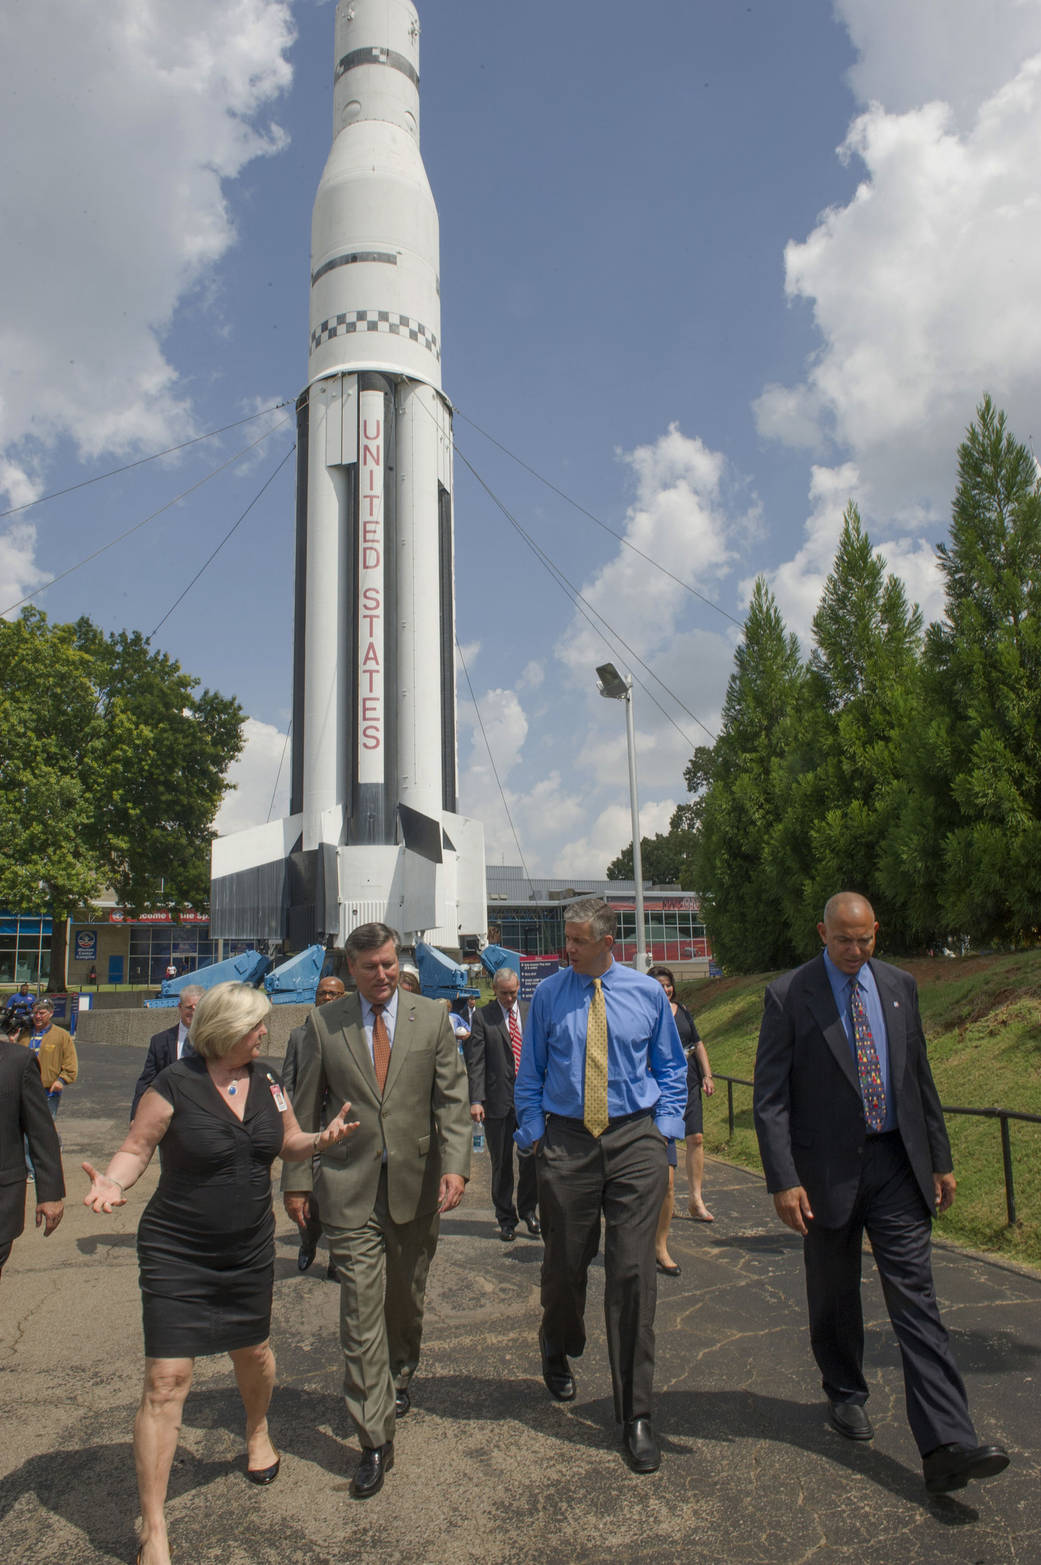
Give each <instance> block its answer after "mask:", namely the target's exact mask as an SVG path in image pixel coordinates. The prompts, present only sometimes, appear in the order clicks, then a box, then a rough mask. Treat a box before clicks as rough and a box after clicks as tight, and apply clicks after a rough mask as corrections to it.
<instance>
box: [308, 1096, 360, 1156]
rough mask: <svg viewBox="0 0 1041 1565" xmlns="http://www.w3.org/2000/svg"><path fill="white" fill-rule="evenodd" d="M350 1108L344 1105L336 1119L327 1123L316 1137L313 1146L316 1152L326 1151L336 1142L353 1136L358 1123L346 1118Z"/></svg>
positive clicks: (348, 1105) (347, 1104)
mask: <svg viewBox="0 0 1041 1565" xmlns="http://www.w3.org/2000/svg"><path fill="white" fill-rule="evenodd" d="M350 1108H351V1105H350V1104H349V1103H345V1104H344V1105H343V1108H342V1109H341V1110H340V1112H339V1113H338V1114H337V1115H336V1117H335V1118H334V1119H331V1120H330V1121H329V1123H328V1125H326V1127H325V1129H324V1130H323V1131H322V1133H321V1135H320V1136H319V1137H318V1140H317V1142H316V1145H315V1150H316V1151H318V1152H325V1151H327V1150H328V1149H329V1147H332V1146H335V1145H336V1143H337V1142H338V1141H343V1140H344V1139H345V1138H346V1137H347V1136H350V1135H353V1133H354V1131H356V1130H357V1128H358V1125H359V1121H358V1120H356V1119H351V1120H349V1119H348V1118H347V1115H348V1114H349V1113H350Z"/></svg>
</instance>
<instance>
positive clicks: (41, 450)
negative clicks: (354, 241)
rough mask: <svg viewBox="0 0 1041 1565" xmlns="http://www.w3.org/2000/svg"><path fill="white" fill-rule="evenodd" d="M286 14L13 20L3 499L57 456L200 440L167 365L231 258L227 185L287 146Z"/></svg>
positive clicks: (70, 6) (109, 14) (142, 8)
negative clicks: (178, 327) (204, 289)
mask: <svg viewBox="0 0 1041 1565" xmlns="http://www.w3.org/2000/svg"><path fill="white" fill-rule="evenodd" d="M292 38H293V30H292V23H291V16H290V7H289V4H288V3H287V0H178V4H177V5H176V6H171V5H167V4H163V3H162V0H106V3H105V4H104V5H101V4H94V5H84V4H82V3H80V0H50V3H49V4H47V5H45V6H43V5H27V6H7V7H5V8H4V9H3V12H2V15H0V54H2V57H3V60H4V75H5V82H6V83H7V90H6V91H5V93H4V96H3V98H2V100H0V133H2V139H3V142H4V145H5V146H6V147H8V148H9V149H15V148H17V154H15V153H13V152H12V153H11V155H9V156H8V157H7V158H6V159H5V163H4V173H3V185H2V196H0V275H2V276H3V279H4V286H3V290H2V293H0V451H3V452H5V453H6V460H5V462H4V465H3V466H2V467H0V483H2V484H3V486H4V488H6V490H7V492H8V494H9V495H10V496H11V499H12V503H18V500H17V498H16V497H17V496H18V494H19V492H20V489H19V486H20V484H24V483H25V482H27V481H29V478H28V475H31V474H33V472H34V469H35V468H37V467H38V465H39V464H40V462H41V459H45V455H46V452H47V450H48V449H49V448H50V447H51V446H52V445H53V444H54V443H55V442H56V441H57V440H58V439H64V438H68V439H70V440H71V441H72V442H73V444H74V445H75V446H76V447H77V449H78V451H79V452H80V454H81V455H82V456H97V455H98V454H99V453H101V452H115V453H125V452H127V451H129V450H131V449H156V448H159V447H162V446H165V445H168V444H171V443H173V441H175V440H176V439H178V438H182V437H183V436H184V435H185V434H187V433H189V432H191V429H192V409H191V403H190V396H189V393H188V390H187V388H186V386H185V385H184V384H183V383H182V382H181V380H180V378H179V373H178V369H177V367H176V366H174V365H172V364H171V363H170V362H169V361H168V360H167V358H166V357H165V354H164V349H163V338H164V334H165V332H166V330H167V329H168V327H169V325H170V322H171V319H172V316H173V314H174V311H175V310H176V308H177V307H178V305H179V304H181V303H182V302H183V301H184V299H185V298H186V296H187V295H188V294H189V293H190V292H191V291H192V290H193V289H194V288H196V287H198V286H199V285H200V283H202V282H203V281H204V280H205V278H206V275H207V273H208V271H209V270H210V269H211V268H212V266H213V264H214V263H215V262H216V261H217V260H219V258H220V257H221V256H223V255H224V253H225V252H226V251H227V249H228V247H229V246H230V245H231V244H232V243H233V242H234V237H235V235H234V228H233V225H232V222H231V218H230V214H229V212H228V209H227V206H226V203H225V199H224V194H223V190H222V182H223V181H225V180H228V179H230V178H233V177H234V176H235V175H236V174H237V173H238V172H239V171H240V170H241V169H242V167H243V166H244V165H245V164H246V163H247V162H248V161H249V160H250V159H252V158H255V157H257V156H258V155H262V154H265V153H269V152H272V151H274V150H276V149H277V148H279V147H280V146H281V145H282V143H283V140H284V138H283V136H282V133H281V131H280V130H279V129H278V128H277V126H274V125H267V126H264V127H261V126H259V125H258V123H257V116H258V115H259V114H261V113H262V112H263V111H264V109H265V108H266V106H267V105H269V104H270V103H271V102H272V100H273V99H275V98H276V97H277V96H278V94H280V93H281V92H283V91H284V90H285V88H286V86H287V85H288V82H289V79H290V67H289V64H288V60H287V58H286V53H287V50H288V47H289V45H290V43H291V42H292Z"/></svg>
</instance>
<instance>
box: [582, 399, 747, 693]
mask: <svg viewBox="0 0 1041 1565" xmlns="http://www.w3.org/2000/svg"><path fill="white" fill-rule="evenodd" d="M620 457H621V460H622V461H624V462H625V463H626V464H627V465H628V467H629V468H630V469H631V471H632V473H633V475H634V477H635V480H636V498H635V500H634V502H633V504H632V505H631V506H630V508H629V511H628V513H627V516H626V521H625V532H624V537H625V539H626V543H627V544H628V545H629V546H630V547H626V546H625V545H623V546H622V547H621V548H620V549H619V550H618V552H617V553H616V554H615V555H614V556H613V558H612V559H611V560H610V561H609V562H608V563H607V564H606V565H605V566H604V567H603V568H602V569H601V570H600V571H598V573H597V574H596V576H595V577H594V578H593V580H592V582H590V583H589V584H588V585H586V586H583V587H582V589H581V591H582V597H583V599H584V600H585V602H586V604H588V605H589V606H590V607H591V608H592V609H593V610H594V611H595V612H596V613H597V614H598V615H601V616H603V619H604V620H605V621H606V622H607V625H608V626H609V627H610V628H611V629H612V630H613V631H614V632H616V633H617V635H618V637H620V638H622V639H624V641H625V642H627V643H628V645H629V646H630V647H631V648H633V649H634V651H635V652H636V653H637V654H638V655H639V656H641V657H644V658H648V659H650V658H651V657H652V656H655V655H656V654H657V653H659V652H660V651H661V650H662V649H663V648H665V647H667V645H668V643H669V640H670V639H671V637H672V635H673V633H674V631H675V629H676V626H677V623H678V621H679V620H680V618H681V616H682V615H683V614H684V613H685V612H686V611H687V610H688V609H689V608H690V605H691V603H692V601H693V600H692V598H691V595H690V593H689V592H688V591H687V590H686V588H685V586H684V585H683V584H684V583H689V585H691V586H693V587H695V588H696V589H697V590H698V591H699V592H700V593H702V594H703V595H704V596H706V597H710V598H711V596H712V594H713V593H714V592H715V590H716V588H717V587H718V584H719V581H720V580H721V578H723V577H724V576H725V575H726V573H727V572H728V570H729V568H730V566H731V565H732V563H733V561H734V559H735V552H734V547H733V545H734V542H735V541H736V540H737V539H739V538H744V537H746V536H747V535H748V533H749V532H750V531H752V530H753V529H754V528H756V527H757V525H758V507H757V505H756V503H755V500H754V497H751V496H748V495H746V494H742V493H741V489H740V485H739V483H738V482H737V481H736V480H735V479H734V477H733V475H731V474H730V473H729V471H728V468H727V463H726V459H725V457H724V456H723V455H722V454H721V453H720V452H718V451H712V450H710V449H709V448H708V447H707V446H706V445H705V444H704V443H703V442H702V441H701V440H699V439H697V437H691V436H688V435H684V434H683V433H682V431H681V430H680V429H679V427H678V426H677V425H676V424H670V426H669V428H668V430H667V432H666V433H665V434H664V435H662V436H660V437H659V439H658V440H656V441H655V442H654V444H653V445H646V446H638V447H637V448H636V449H635V450H634V451H630V452H625V453H620ZM636 551H639V552H638V553H637V552H636ZM651 562H656V564H657V565H658V566H661V567H663V568H664V570H666V571H668V572H669V573H670V576H666V575H663V574H662V570H660V569H656V564H652V563H651ZM670 577H671V578H675V579H670ZM556 650H557V655H558V656H559V657H560V658H561V660H562V661H563V662H564V663H565V665H566V666H567V667H568V668H569V669H570V670H571V671H572V674H573V675H574V676H576V678H578V679H580V680H581V681H583V682H584V681H586V680H588V679H589V678H590V677H591V671H592V669H593V668H594V667H595V666H596V665H597V664H599V663H602V662H604V661H605V660H606V659H607V658H608V657H611V656H614V657H615V659H617V656H628V655H627V654H624V653H622V652H619V653H617V654H615V653H612V652H608V651H607V650H605V643H604V637H603V635H602V634H600V633H599V632H598V631H597V630H596V629H594V627H593V626H592V625H590V624H589V623H588V621H587V620H586V619H585V618H584V617H583V616H582V615H581V613H576V614H575V616H574V618H573V620H572V622H571V625H570V627H569V629H568V631H567V632H566V634H565V636H564V638H563V640H562V641H561V643H560V645H559V646H558V647H557V649H556Z"/></svg>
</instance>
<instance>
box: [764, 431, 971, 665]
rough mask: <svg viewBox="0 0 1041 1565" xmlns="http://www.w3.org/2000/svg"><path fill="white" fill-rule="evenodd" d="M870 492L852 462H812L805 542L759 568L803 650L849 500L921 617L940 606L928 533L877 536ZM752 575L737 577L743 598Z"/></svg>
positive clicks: (937, 575) (933, 614)
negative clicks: (779, 560) (782, 558)
mask: <svg viewBox="0 0 1041 1565" xmlns="http://www.w3.org/2000/svg"><path fill="white" fill-rule="evenodd" d="M871 498H872V497H871V491H870V489H869V488H868V487H867V486H866V485H865V484H863V483H862V481H861V478H860V473H859V471H858V469H857V467H856V464H855V463H853V462H845V463H843V464H842V465H841V466H839V467H815V468H813V470H812V476H811V480H810V515H809V519H808V520H807V522H806V527H805V542H804V543H803V546H802V548H801V549H800V550H799V551H798V553H797V554H795V555H794V556H793V558H792V559H790V560H786V561H785V562H784V563H783V564H782V565H779V566H778V567H777V568H776V569H774V570H772V571H764V572H762V574H763V575H764V576H765V577H766V580H767V582H768V583H769V585H770V588H771V591H772V592H773V594H774V597H775V598H776V599H777V606H778V608H779V609H780V611H781V613H782V615H783V616H784V619H785V621H786V622H787V625H788V628H789V629H790V630H794V631H795V633H796V634H797V635H798V637H799V639H800V640H801V642H802V644H803V647H804V649H805V650H807V651H808V650H809V647H810V645H811V642H812V630H811V627H812V623H813V616H814V614H815V613H816V612H817V605H818V603H819V601H820V595H821V592H822V590H823V588H824V583H825V581H826V580H827V578H828V576H829V574H830V573H831V569H832V566H833V565H834V563H835V551H836V549H837V547H838V541H839V534H840V533H841V531H842V516H843V512H844V511H845V509H846V506H847V505H848V504H849V502H850V500H853V501H855V502H856V504H857V507H858V509H859V510H860V513H861V519H862V520H864V521H865V525H866V526H867V532H868V534H869V536H870V537H871V542H872V545H873V548H874V553H875V554H876V555H882V556H883V557H884V559H885V562H886V568H887V570H888V571H889V572H891V573H892V574H894V575H896V576H899V577H900V578H901V579H902V580H903V582H904V586H905V588H906V590H907V596H908V602H909V603H917V604H918V605H919V607H920V608H921V610H922V613H923V615H924V617H925V620H926V622H928V621H929V620H930V619H935V618H937V617H938V616H939V615H940V613H941V612H942V609H943V583H942V580H941V577H940V572H939V569H938V567H937V564H936V550H935V545H934V543H932V542H930V541H929V539H928V538H927V537H923V536H921V535H917V536H916V535H912V534H898V535H897V536H896V537H893V538H886V539H880V538H879V536H878V534H877V531H876V530H875V529H873V528H872V527H871V526H870V525H868V524H867V522H866V518H867V516H868V514H869V513H870V510H871ZM921 520H922V519H921V518H919V521H921ZM884 531H885V529H884V528H883V532H884ZM753 581H754V577H751V576H749V577H747V578H746V579H745V580H744V581H743V582H742V583H741V593H742V597H743V599H744V601H745V602H746V603H747V602H748V599H749V598H750V596H751V592H752V585H753Z"/></svg>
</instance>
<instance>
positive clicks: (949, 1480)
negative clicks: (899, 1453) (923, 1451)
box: [922, 1445, 1009, 1494]
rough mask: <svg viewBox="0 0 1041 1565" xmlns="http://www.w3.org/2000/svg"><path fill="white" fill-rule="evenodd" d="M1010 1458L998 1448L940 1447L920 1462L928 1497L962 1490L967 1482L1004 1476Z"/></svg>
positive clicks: (987, 1446)
mask: <svg viewBox="0 0 1041 1565" xmlns="http://www.w3.org/2000/svg"><path fill="white" fill-rule="evenodd" d="M1008 1464H1009V1455H1008V1452H1007V1451H1006V1450H1005V1448H1004V1446H1000V1445H940V1446H937V1448H936V1450H935V1451H930V1452H929V1455H928V1456H925V1457H923V1458H922V1472H923V1474H924V1475H925V1487H926V1489H927V1490H928V1491H929V1493H930V1494H949V1493H950V1492H951V1490H952V1489H964V1487H965V1485H966V1484H967V1483H968V1481H969V1479H970V1478H993V1477H995V1476H996V1474H998V1473H1003V1472H1004V1471H1005V1468H1006V1467H1007V1466H1008Z"/></svg>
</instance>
